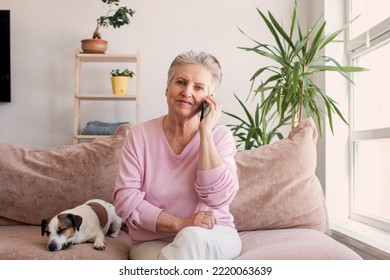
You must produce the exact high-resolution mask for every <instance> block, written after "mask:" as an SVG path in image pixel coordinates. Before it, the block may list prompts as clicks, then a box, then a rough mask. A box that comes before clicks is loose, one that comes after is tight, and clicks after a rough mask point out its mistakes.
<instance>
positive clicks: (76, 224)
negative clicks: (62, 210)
mask: <svg viewBox="0 0 390 280" xmlns="http://www.w3.org/2000/svg"><path fill="white" fill-rule="evenodd" d="M68 218H69V219H70V220H71V221H72V225H73V227H74V228H75V229H77V230H80V226H81V223H82V222H83V218H81V216H79V215H74V214H68Z"/></svg>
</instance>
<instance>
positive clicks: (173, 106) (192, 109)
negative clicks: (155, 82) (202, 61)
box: [166, 64, 212, 118]
mask: <svg viewBox="0 0 390 280" xmlns="http://www.w3.org/2000/svg"><path fill="white" fill-rule="evenodd" d="M211 83H212V75H211V73H210V72H209V71H208V70H207V69H206V68H204V67H203V66H201V65H196V64H183V65H181V66H179V67H178V68H177V69H176V72H175V74H174V75H173V78H172V81H171V82H170V83H169V85H168V87H167V90H166V96H167V102H168V110H169V111H170V113H173V114H174V115H177V116H180V117H184V118H185V117H188V118H192V117H193V116H195V115H197V113H198V112H199V110H200V108H201V104H202V102H203V100H204V98H205V96H206V95H208V94H209V92H210V86H211Z"/></svg>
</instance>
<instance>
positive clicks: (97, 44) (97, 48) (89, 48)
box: [81, 39, 108, 53]
mask: <svg viewBox="0 0 390 280" xmlns="http://www.w3.org/2000/svg"><path fill="white" fill-rule="evenodd" d="M107 43H108V42H107V41H106V40H102V39H84V40H81V49H82V50H83V52H85V53H105V52H106V50H107Z"/></svg>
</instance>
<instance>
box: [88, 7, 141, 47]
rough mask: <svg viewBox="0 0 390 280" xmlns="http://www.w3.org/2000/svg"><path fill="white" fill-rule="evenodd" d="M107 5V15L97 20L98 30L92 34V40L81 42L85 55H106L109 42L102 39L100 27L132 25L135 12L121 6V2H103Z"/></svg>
mask: <svg viewBox="0 0 390 280" xmlns="http://www.w3.org/2000/svg"><path fill="white" fill-rule="evenodd" d="M101 1H102V2H103V3H104V4H105V5H107V13H106V14H105V15H104V16H100V17H99V18H98V19H97V25H96V29H95V31H94V32H93V34H92V39H84V40H81V49H82V50H83V52H85V53H105V52H106V50H107V44H108V42H107V41H106V40H103V39H102V36H101V33H100V31H99V28H100V27H108V26H112V27H113V28H120V27H122V26H123V25H128V24H130V17H133V15H134V13H135V11H134V10H132V9H130V8H128V7H125V6H119V2H120V0H101Z"/></svg>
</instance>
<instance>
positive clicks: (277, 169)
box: [230, 118, 328, 232]
mask: <svg viewBox="0 0 390 280" xmlns="http://www.w3.org/2000/svg"><path fill="white" fill-rule="evenodd" d="M317 137H318V135H317V130H316V127H315V124H314V121H313V120H312V119H311V118H308V119H305V120H303V121H302V122H301V123H300V124H299V125H298V126H297V127H295V128H293V129H292V130H291V132H290V134H289V135H288V137H287V138H285V139H283V140H280V141H278V142H275V143H273V144H270V145H265V146H261V147H259V148H256V149H253V150H247V151H240V152H238V153H237V155H236V163H237V172H238V179H239V183H240V189H239V191H238V193H237V195H236V198H235V199H234V201H233V202H232V204H231V207H230V210H231V212H232V214H233V216H234V217H235V224H236V227H237V229H238V230H239V231H243V230H257V229H282V228H293V227H294V228H311V229H316V230H319V231H322V232H325V231H326V229H327V227H328V224H327V211H326V206H325V202H324V195H323V191H322V187H321V184H320V182H319V180H318V178H317V176H316V175H315V169H316V165H317V152H316V143H317Z"/></svg>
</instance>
